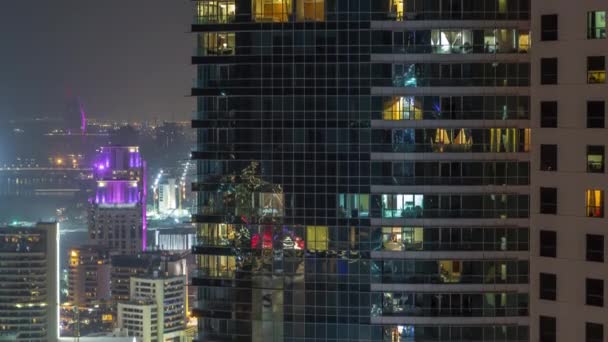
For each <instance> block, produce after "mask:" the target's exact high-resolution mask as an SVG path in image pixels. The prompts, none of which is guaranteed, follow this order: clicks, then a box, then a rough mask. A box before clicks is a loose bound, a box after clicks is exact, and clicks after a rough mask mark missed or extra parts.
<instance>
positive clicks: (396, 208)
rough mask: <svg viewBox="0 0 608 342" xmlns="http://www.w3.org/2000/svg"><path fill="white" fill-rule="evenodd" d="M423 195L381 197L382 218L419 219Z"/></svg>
mask: <svg viewBox="0 0 608 342" xmlns="http://www.w3.org/2000/svg"><path fill="white" fill-rule="evenodd" d="M423 198H424V195H413V194H404V195H402V194H398V195H382V207H383V212H382V216H383V217H421V216H422V210H423V206H424V205H423Z"/></svg>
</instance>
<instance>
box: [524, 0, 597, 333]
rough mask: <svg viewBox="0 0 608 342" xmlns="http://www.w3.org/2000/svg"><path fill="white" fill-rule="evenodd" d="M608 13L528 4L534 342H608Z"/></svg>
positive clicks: (559, 2)
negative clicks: (531, 39)
mask: <svg viewBox="0 0 608 342" xmlns="http://www.w3.org/2000/svg"><path fill="white" fill-rule="evenodd" d="M607 12H608V4H606V3H605V2H597V1H593V0H582V1H576V2H572V1H564V0H556V1H532V31H533V32H535V34H534V39H533V44H532V45H533V49H532V54H531V57H532V61H531V63H532V71H533V72H532V77H531V81H532V86H531V96H532V108H533V110H532V127H534V136H533V142H534V144H533V149H532V151H533V153H532V157H531V159H532V164H531V169H532V186H531V194H532V201H531V204H532V205H531V213H532V215H531V219H530V221H531V222H530V227H532V230H531V239H530V241H531V265H530V290H531V292H533V293H531V295H530V299H531V312H530V340H531V341H543V342H556V341H557V342H566V341H605V340H606V336H608V331H607V330H606V329H607V328H606V326H607V324H608V309H607V308H608V302H606V300H605V298H606V288H607V286H606V283H607V282H608V272H607V268H606V258H605V253H606V243H605V239H606V228H607V227H608V222H607V220H606V217H607V216H606V213H605V201H606V197H605V196H606V189H607V186H608V177H607V176H606V166H605V165H606V146H607V145H608V134H607V133H606V130H605V128H606V100H607V96H608V92H607V90H608V86H607V84H606V55H607V54H608V40H607V39H606V13H607Z"/></svg>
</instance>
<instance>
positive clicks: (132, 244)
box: [89, 146, 147, 253]
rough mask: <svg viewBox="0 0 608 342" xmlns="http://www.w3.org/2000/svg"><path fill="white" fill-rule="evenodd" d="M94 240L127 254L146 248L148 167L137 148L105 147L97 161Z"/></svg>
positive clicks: (91, 229) (92, 217)
mask: <svg viewBox="0 0 608 342" xmlns="http://www.w3.org/2000/svg"><path fill="white" fill-rule="evenodd" d="M94 170H95V171H94V174H95V181H96V183H97V186H96V190H95V196H94V198H93V199H92V201H91V202H92V203H91V212H90V214H89V233H90V239H91V240H94V241H99V242H100V243H101V244H103V245H104V246H106V247H109V248H112V249H118V250H120V251H121V252H123V253H130V252H138V251H141V250H145V248H146V230H147V229H146V186H145V185H146V180H145V175H146V172H145V170H146V168H145V161H144V160H143V159H142V158H141V154H140V152H139V147H137V146H107V147H102V148H100V150H99V153H98V155H97V157H96V159H95V164H94Z"/></svg>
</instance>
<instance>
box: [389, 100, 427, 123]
mask: <svg viewBox="0 0 608 342" xmlns="http://www.w3.org/2000/svg"><path fill="white" fill-rule="evenodd" d="M382 118H383V119H384V120H422V103H421V99H420V98H418V99H416V98H414V97H413V96H408V97H394V98H390V99H388V100H386V101H385V102H384V110H383V112H382Z"/></svg>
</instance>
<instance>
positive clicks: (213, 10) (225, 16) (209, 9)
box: [196, 0, 236, 24]
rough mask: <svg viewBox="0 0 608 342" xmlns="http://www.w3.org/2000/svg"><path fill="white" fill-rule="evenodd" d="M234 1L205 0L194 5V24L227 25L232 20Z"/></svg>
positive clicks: (234, 9) (234, 8)
mask: <svg viewBox="0 0 608 342" xmlns="http://www.w3.org/2000/svg"><path fill="white" fill-rule="evenodd" d="M235 11H236V7H235V4H234V0H217V1H213V0H206V1H198V2H197V3H196V14H197V16H196V23H198V24H205V23H228V22H232V21H233V20H234V14H235Z"/></svg>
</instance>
